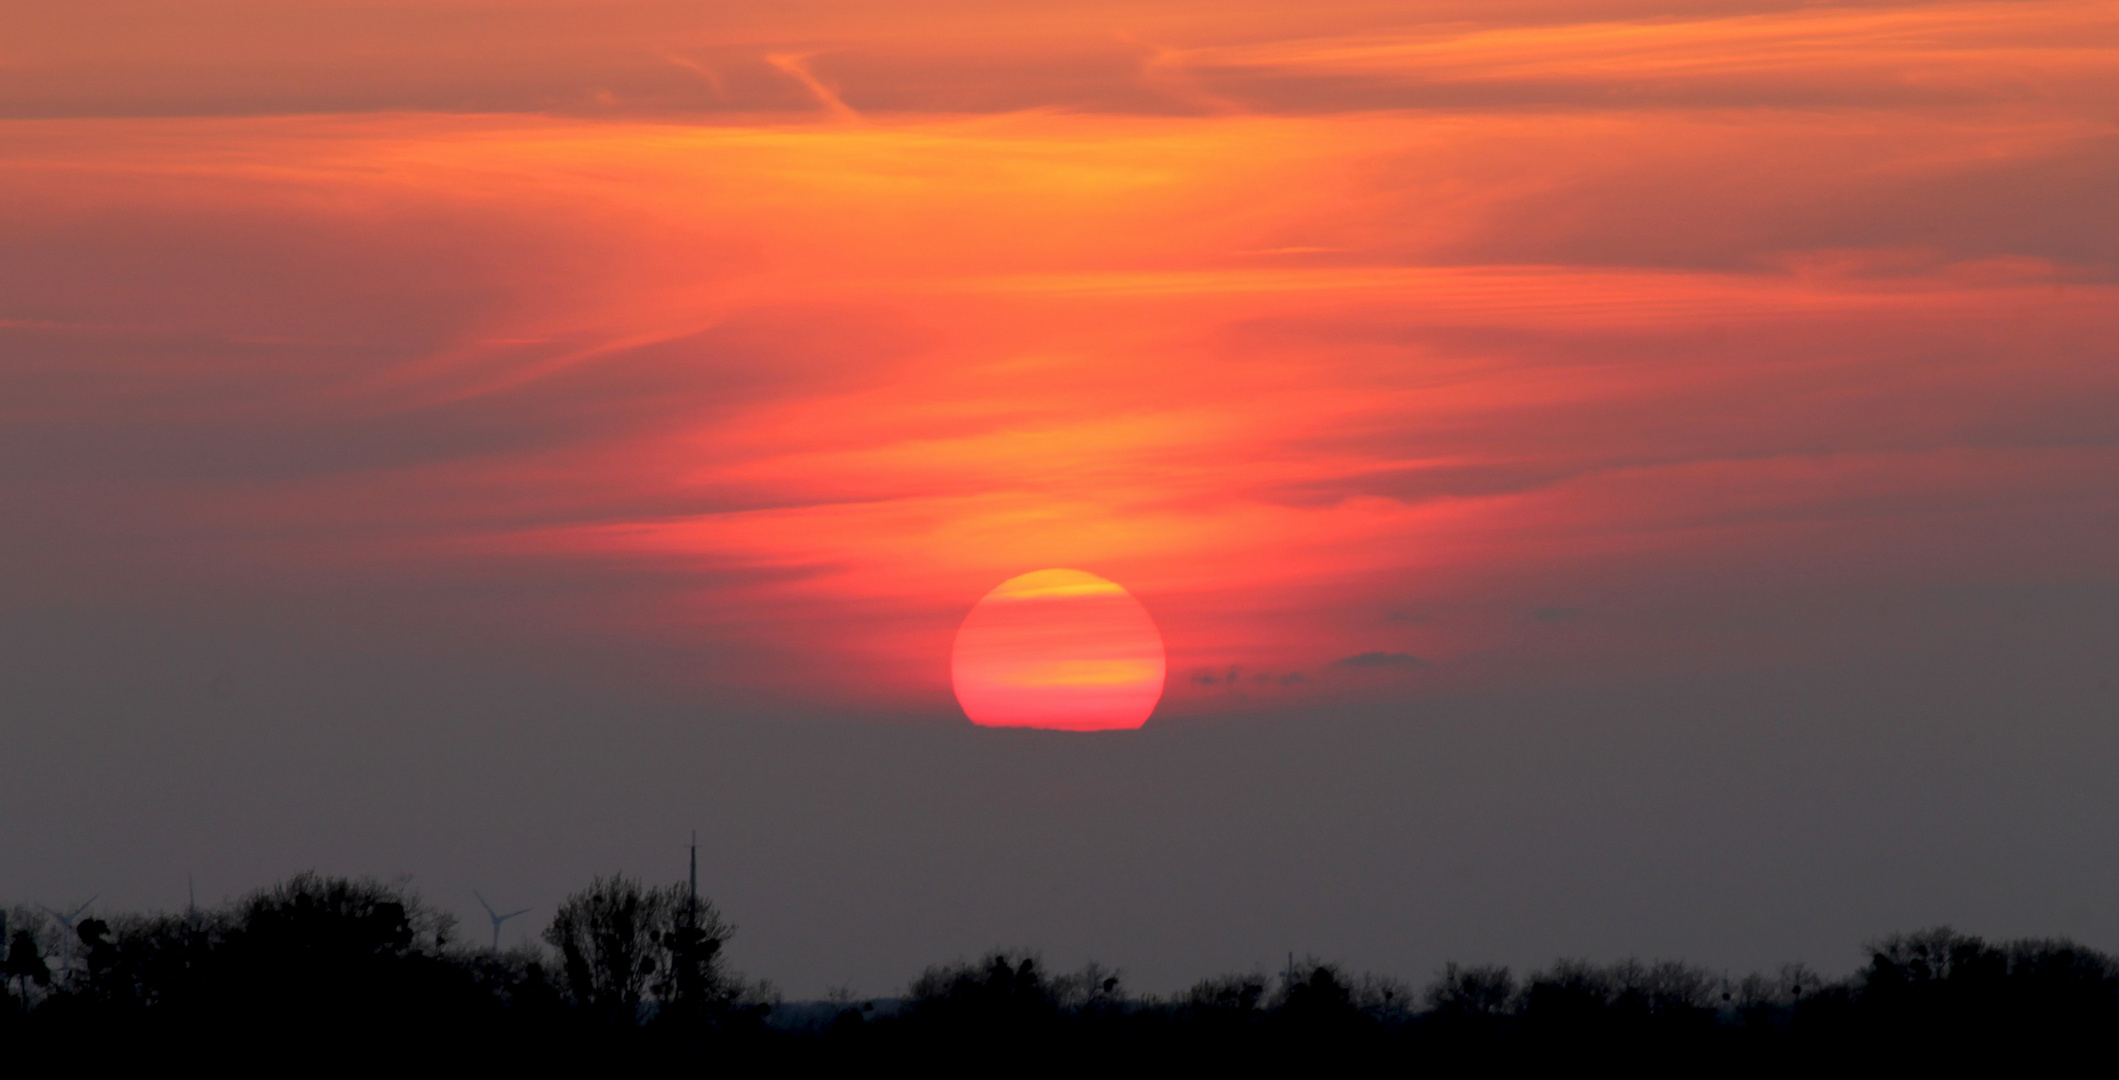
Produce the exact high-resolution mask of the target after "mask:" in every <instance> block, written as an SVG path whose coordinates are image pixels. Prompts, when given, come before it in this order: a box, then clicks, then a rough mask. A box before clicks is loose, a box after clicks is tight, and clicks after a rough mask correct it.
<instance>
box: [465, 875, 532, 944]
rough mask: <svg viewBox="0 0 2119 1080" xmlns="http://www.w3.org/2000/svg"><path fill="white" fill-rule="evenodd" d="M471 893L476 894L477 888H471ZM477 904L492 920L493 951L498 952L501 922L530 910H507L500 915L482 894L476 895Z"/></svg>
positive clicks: (527, 912) (525, 913)
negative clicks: (504, 913)
mask: <svg viewBox="0 0 2119 1080" xmlns="http://www.w3.org/2000/svg"><path fill="white" fill-rule="evenodd" d="M471 895H472V896H478V890H477V889H472V890H471ZM478 906H479V907H482V908H485V909H486V917H487V918H489V919H492V920H493V951H494V952H499V951H500V924H501V923H504V922H507V921H508V920H509V919H512V918H514V917H515V916H517V915H527V914H529V911H530V909H529V908H523V909H522V910H521V911H510V912H508V913H507V914H506V915H502V914H501V913H500V912H497V911H495V910H493V905H491V904H488V903H486V898H485V897H483V896H478Z"/></svg>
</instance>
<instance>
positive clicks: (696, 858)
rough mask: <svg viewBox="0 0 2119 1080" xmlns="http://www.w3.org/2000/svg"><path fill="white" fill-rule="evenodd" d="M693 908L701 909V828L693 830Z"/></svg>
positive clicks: (695, 910)
mask: <svg viewBox="0 0 2119 1080" xmlns="http://www.w3.org/2000/svg"><path fill="white" fill-rule="evenodd" d="M692 910H693V911H694V912H697V911H698V910H699V830H697V829H693V830H692Z"/></svg>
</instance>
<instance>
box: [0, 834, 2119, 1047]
mask: <svg viewBox="0 0 2119 1080" xmlns="http://www.w3.org/2000/svg"><path fill="white" fill-rule="evenodd" d="M6 914H7V916H8V924H7V927H6V928H5V931H4V936H5V938H6V941H7V949H6V969H5V970H6V983H5V986H6V996H5V1000H4V1001H0V1006H4V1008H0V1062H4V1063H5V1067H6V1068H7V1069H9V1070H17V1071H19V1070H22V1069H25V1068H27V1067H30V1066H35V1065H55V1064H65V1065H67V1066H70V1067H81V1066H90V1067H94V1066H97V1065H132V1066H141V1065H164V1066H166V1065H172V1064H180V1063H189V1064H194V1065H204V1066H221V1067H226V1068H230V1069H234V1070H238V1071H257V1070H264V1069H271V1070H273V1071H286V1070H312V1069H322V1070H324V1071H342V1070H350V1069H353V1068H373V1067H386V1066H397V1067H403V1066H407V1065H411V1066H469V1067H510V1068H539V1067H542V1068H543V1069H545V1070H553V1069H561V1068H564V1069H568V1070H570V1071H572V1070H583V1069H606V1068H613V1067H643V1066H655V1067H663V1068H671V1069H676V1070H680V1071H702V1072H712V1071H723V1070H730V1069H742V1068H751V1067H776V1066H789V1067H819V1068H822V1067H834V1066H844V1067H852V1068H864V1069H865V1068H876V1067H898V1068H917V1069H922V1070H925V1071H927V1072H932V1073H938V1074H944V1075H960V1074H993V1075H1024V1074H1028V1075H1054V1074H1061V1073H1066V1074H1072V1075H1083V1074H1088V1073H1119V1074H1131V1073H1135V1072H1147V1071H1150V1070H1155V1071H1173V1070H1181V1071H1184V1072H1187V1073H1192V1072H1199V1071H1204V1070H1215V1071H1220V1072H1227V1073H1238V1074H1250V1073H1257V1072H1265V1071H1274V1072H1282V1071H1290V1070H1302V1069H1309V1068H1324V1069H1336V1070H1345V1071H1351V1070H1355V1069H1359V1070H1360V1071H1363V1072H1387V1073H1394V1074H1405V1073H1422V1072H1490V1073H1515V1072H1528V1071H1531V1070H1540V1071H1543V1070H1547V1069H1554V1068H1568V1069H1580V1068H1583V1067H1609V1068H1624V1069H1629V1070H1632V1071H1635V1072H1651V1073H1664V1072H1678V1071H1681V1070H1682V1071H1686V1072H1692V1071H1695V1070H1699V1069H1702V1068H1715V1069H1720V1070H1724V1071H1728V1070H1734V1071H1737V1072H1740V1073H1745V1074H1751V1073H1766V1072H1769V1071H1770V1072H1773V1073H1785V1072H1789V1071H1803V1072H1852V1071H1856V1070H1859V1071H1863V1072H1871V1071H1879V1070H1887V1071H1893V1072H1896V1071H1899V1070H1903V1069H1905V1068H1909V1067H1934V1066H1937V1065H1957V1066H1966V1065H1984V1066H1989V1067H2014V1068H2021V1067H2025V1066H2039V1065H2047V1066H2050V1065H2055V1064H2058V1063H2060V1062H2062V1061H2066V1060H2069V1059H2077V1060H2079V1061H2084V1062H2091V1063H2095V1064H2094V1065H2092V1066H2091V1067H2096V1068H2103V1067H2109V1065H2108V1062H2109V1061H2110V1056H2109V1055H2110V1049H2109V1047H2110V1037H2111V1036H2112V1035H2114V1034H2119V962H2115V961H2114V959H2113V958H2112V957H2109V956H2106V955H2104V954H2102V953H2098V952H2096V951H2093V950H2090V949H2086V948H2083V947H2081V946H2078V945H2074V944H2071V943H2068V942H2065V941H2017V942H2006V943H1992V944H1990V943H1987V942H1984V941H1981V940H1980V939H1978V938H1975V937H1968V936H1964V935H1960V934H1954V933H1952V932H1950V931H1948V930H1930V931H1925V932H1921V933H1916V934H1903V935H1898V936H1894V937H1890V938H1887V939H1884V940H1882V941H1880V942H1878V943H1876V944H1875V945H1874V946H1872V948H1871V949H1870V951H1869V955H1868V957H1867V960H1866V962H1865V963H1864V964H1863V965H1862V967H1861V968H1860V969H1859V970H1857V971H1856V972H1855V973H1854V974H1853V975H1852V976H1850V977H1848V978H1845V979H1841V980H1833V981H1827V980H1821V979H1819V978H1818V977H1816V976H1815V975H1814V974H1812V973H1810V972H1809V971H1808V970H1807V969H1804V968H1802V967H1800V966H1791V967H1787V968H1783V969H1782V970H1781V971H1780V972H1778V973H1775V974H1773V975H1752V976H1749V977H1746V978H1744V979H1742V980H1739V981H1731V980H1728V979H1725V978H1723V977H1721V976H1719V975H1714V974H1709V973H1707V972H1705V971H1702V970H1699V969H1697V968H1691V967H1687V966H1685V965H1683V964H1676V963H1658V964H1639V963H1623V964H1616V965H1609V966H1594V965H1588V964H1581V963H1568V962H1562V963H1559V964H1556V965H1554V966H1553V967H1551V968H1550V969H1548V970H1545V971H1541V972H1537V973H1535V974H1532V975H1530V976H1528V977H1526V978H1521V979H1518V978H1516V977H1515V976H1513V975H1512V974H1511V973H1510V972H1508V971H1506V970H1505V969H1500V968H1479V967H1459V966H1456V965H1451V966H1450V967H1449V968H1447V969H1446V970H1445V971H1443V972H1442V973H1441V974H1440V975H1439V976H1438V977H1437V978H1436V979H1435V981H1434V982H1433V983H1431V984H1430V985H1428V986H1427V987H1425V988H1423V989H1421V990H1419V991H1417V992H1416V991H1413V990H1410V989H1408V988H1407V987H1405V986H1403V985H1401V984H1398V983H1395V982H1392V981H1390V980H1385V979H1376V978H1370V977H1358V978H1357V977H1353V976H1350V975H1349V974H1347V973H1346V972H1344V971H1342V970H1341V969H1339V968H1337V967H1335V966H1333V965H1329V964H1320V963H1315V962H1305V963H1302V964H1291V965H1290V967H1289V969H1288V970H1287V971H1284V972H1281V973H1278V974H1275V975H1270V976H1268V975H1232V976H1223V977H1220V978H1215V979H1209V980H1206V981H1204V982H1201V983H1199V984H1198V985H1196V986H1194V987H1193V988H1192V989H1191V990H1189V991H1187V992H1185V993H1183V994H1181V995H1178V996H1175V997H1172V998H1168V999H1160V998H1149V997H1139V996H1134V995H1130V994H1128V993H1127V992H1126V989H1125V987H1124V986H1123V984H1122V983H1121V982H1120V979H1119V977H1118V975H1117V974H1115V973H1113V972H1108V971H1104V970H1101V969H1098V968H1094V967H1092V968H1089V969H1085V970H1083V971H1081V972H1076V973H1072V974H1065V975H1054V974H1052V973H1050V972H1047V971H1046V970H1044V969H1043V968H1042V967H1041V966H1040V965H1039V963H1038V962H1037V961H1036V960H1035V959H1034V958H1030V957H1027V956H1020V955H1013V954H996V955H993V956H989V957H986V958H985V959H983V960H980V961H978V962H975V963H966V964H956V965H950V966H942V967H935V968H930V969H929V970H928V971H927V972H926V973H925V974H924V975H922V976H921V977H920V978H919V979H918V980H917V981H916V982H915V983H914V984H913V985H912V986H911V987H910V988H909V989H908V991H907V993H906V995H905V996H904V997H903V998H900V999H892V1000H888V1001H883V1002H869V1003H861V1002H845V1003H842V1004H825V1003H814V1004H809V1005H804V1006H799V1007H789V1006H779V1005H776V1004H775V1003H774V1002H773V1001H772V1000H771V999H770V992H769V991H768V990H766V989H765V988H763V987H761V986H754V985H748V984H745V983H744V982H742V981H741V980H740V979H737V978H735V977H734V976H732V975H731V974H730V973H729V972H727V971H726V970H725V967H724V965H723V964H722V962H721V958H720V950H721V945H722V943H723V942H724V941H726V940H727V938H728V930H727V928H726V927H725V925H724V924H723V923H722V922H721V921H720V919H719V917H718V915H717V914H716V913H715V912H714V910H713V908H712V906H711V905H710V904H707V903H705V902H704V901H701V900H698V899H695V898H693V897H692V896H691V895H689V894H688V893H687V892H685V891H684V890H683V889H682V888H678V887H670V888H661V889H650V888H643V887H641V886H640V885H639V884H637V883H635V882H631V881H628V880H625V879H622V878H611V879H601V880H598V881H597V882H595V883H594V884H593V885H592V886H591V887H590V888H589V889H587V890H585V891H583V892H581V893H578V894H576V895H575V896H573V897H571V898H569V899H568V901H567V902H566V904H564V905H563V906H562V907H561V908H560V910H559V913H558V915H557V916H556V917H555V918H554V920H553V923H552V925H551V927H550V928H549V929H547V930H546V931H545V934H544V938H545V940H546V941H547V942H548V943H549V944H550V946H551V948H550V950H549V951H541V952H540V951H530V950H519V951H514V952H493V951H489V950H487V949H484V948H479V947H476V945H475V943H473V942H469V941H462V940H459V939H458V938H457V937H456V936H455V928H454V927H453V926H452V925H451V922H450V920H448V919H447V918H446V917H442V916H437V915H435V914H434V913H432V912H430V911H429V910H427V909H426V908H424V907H423V906H422V905H421V904H420V903H419V901H418V899H417V898H416V897H414V896H412V895H411V894H410V893H408V892H407V891H405V890H404V889H402V888H400V887H396V886H390V885H384V884H379V883H376V882H369V881H349V880H345V879H335V878H323V877H318V876H315V875H302V876H298V877H296V878H292V879H290V880H288V881H286V882H283V883H281V884H280V885H277V886H275V887H273V888H270V889H266V890H262V891H260V892H258V893H255V894H253V895H251V896H250V897H247V898H245V899H244V900H242V901H239V902H237V903H235V904H232V905H230V906H228V907H225V908H221V909H216V910H212V911H194V912H186V913H184V914H178V915H140V916H116V917H106V918H83V919H80V920H78V921H76V922H75V924H74V925H73V927H72V928H71V930H70V931H69V930H68V929H67V928H66V927H65V926H64V925H63V924H61V923H60V922H58V921H56V920H54V919H51V918H49V917H47V916H45V915H42V914H39V913H37V912H35V911H34V910H33V909H23V908H16V909H13V910H11V911H9V912H7V913H6Z"/></svg>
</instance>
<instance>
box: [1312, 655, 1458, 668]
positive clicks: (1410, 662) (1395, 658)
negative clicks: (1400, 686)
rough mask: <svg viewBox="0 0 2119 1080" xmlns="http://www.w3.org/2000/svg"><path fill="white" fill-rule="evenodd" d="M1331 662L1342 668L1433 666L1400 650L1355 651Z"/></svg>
mask: <svg viewBox="0 0 2119 1080" xmlns="http://www.w3.org/2000/svg"><path fill="white" fill-rule="evenodd" d="M1332 663H1333V666H1335V667H1344V668H1363V669H1370V668H1375V669H1393V668H1395V669H1399V670H1408V671H1410V670H1413V669H1417V668H1428V667H1433V666H1434V665H1433V664H1430V663H1428V662H1427V661H1425V660H1422V659H1420V658H1419V657H1417V656H1414V655H1413V654H1411V653H1402V652H1365V653H1357V654H1355V655H1353V656H1349V657H1346V658H1344V659H1341V660H1335V661H1333V662H1332Z"/></svg>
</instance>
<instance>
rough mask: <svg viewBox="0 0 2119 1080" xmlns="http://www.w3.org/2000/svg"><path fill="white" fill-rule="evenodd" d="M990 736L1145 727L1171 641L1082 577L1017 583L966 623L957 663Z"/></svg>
mask: <svg viewBox="0 0 2119 1080" xmlns="http://www.w3.org/2000/svg"><path fill="white" fill-rule="evenodd" d="M950 673H951V679H952V681H953V682H954V684H955V686H956V698H957V702H958V703H959V704H961V705H963V707H964V714H965V715H966V716H969V717H971V721H972V723H975V724H979V725H981V726H983V727H1036V728H1053V729H1057V730H1062V731H1110V730H1114V729H1120V728H1137V727H1139V726H1141V725H1142V724H1144V723H1146V722H1147V720H1148V715H1149V714H1150V713H1153V712H1154V711H1155V703H1156V702H1157V701H1158V700H1160V699H1161V698H1162V692H1163V641H1162V635H1161V634H1160V633H1159V632H1157V631H1156V629H1155V620H1153V619H1151V618H1149V617H1148V612H1147V609H1146V608H1143V607H1141V606H1140V601H1138V600H1135V599H1134V598H1133V596H1132V594H1130V593H1128V592H1126V590H1125V589H1124V588H1123V587H1121V586H1119V585H1118V584H1117V583H1115V582H1111V581H1106V580H1104V579H1103V578H1100V577H1097V576H1096V575H1095V574H1089V573H1084V572H1082V571H1080V570H1039V571H1037V572H1035V573H1029V574H1023V575H1021V576H1019V577H1013V578H1009V579H1008V580H1007V581H1004V582H1002V583H1000V585H998V586H996V587H995V588H994V590H993V591H992V592H990V593H987V594H986V596H985V598H984V599H982V600H980V601H979V602H978V605H977V606H976V607H974V608H972V609H971V614H970V615H967V616H965V618H964V625H963V627H962V628H960V629H959V630H958V631H957V636H956V649H955V651H954V653H953V655H952V657H951V662H950Z"/></svg>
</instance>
